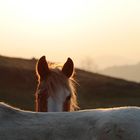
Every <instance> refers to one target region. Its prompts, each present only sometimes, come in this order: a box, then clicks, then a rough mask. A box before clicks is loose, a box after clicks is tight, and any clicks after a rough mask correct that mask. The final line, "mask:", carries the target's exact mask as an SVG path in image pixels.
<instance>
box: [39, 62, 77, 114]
mask: <svg viewBox="0 0 140 140" xmlns="http://www.w3.org/2000/svg"><path fill="white" fill-rule="evenodd" d="M48 67H49V69H50V74H49V75H48V77H47V79H46V80H45V81H44V83H45V86H44V87H45V88H41V89H40V90H39V92H40V93H41V91H42V90H45V89H47V90H48V93H49V94H50V95H52V96H53V93H55V90H59V89H60V88H62V86H64V87H63V88H67V89H68V90H70V93H71V100H70V102H71V103H70V111H75V110H78V109H79V106H78V102H77V92H76V86H75V85H76V84H77V82H76V80H75V78H74V75H75V71H74V72H73V75H72V76H71V77H70V78H67V77H66V76H65V75H64V74H63V73H62V71H61V70H62V65H61V64H60V63H52V62H48ZM38 82H39V84H40V79H39V80H38ZM39 84H38V85H39ZM38 88H40V87H38Z"/></svg>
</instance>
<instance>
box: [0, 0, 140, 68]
mask: <svg viewBox="0 0 140 140" xmlns="http://www.w3.org/2000/svg"><path fill="white" fill-rule="evenodd" d="M139 7H140V0H51V1H50V0H0V55H6V56H12V57H22V58H32V57H35V58H39V57H41V56H42V55H46V58H47V59H48V60H49V61H57V62H65V61H66V59H67V57H71V58H72V59H73V60H74V62H75V65H76V67H80V68H85V69H86V68H87V69H103V68H105V67H108V66H113V65H124V64H134V63H138V62H140V8H139Z"/></svg>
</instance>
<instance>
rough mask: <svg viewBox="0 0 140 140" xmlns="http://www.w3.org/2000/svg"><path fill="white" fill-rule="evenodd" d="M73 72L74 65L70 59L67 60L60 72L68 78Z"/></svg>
mask: <svg viewBox="0 0 140 140" xmlns="http://www.w3.org/2000/svg"><path fill="white" fill-rule="evenodd" d="M73 70H74V64H73V61H72V59H71V58H68V59H67V61H66V63H65V64H64V66H63V68H62V72H63V73H64V74H65V75H66V76H67V77H68V78H70V77H71V76H72V74H73Z"/></svg>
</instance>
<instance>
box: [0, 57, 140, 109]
mask: <svg viewBox="0 0 140 140" xmlns="http://www.w3.org/2000/svg"><path fill="white" fill-rule="evenodd" d="M35 64H36V59H31V60H27V59H19V58H9V57H3V56H0V101H4V102H6V103H9V104H11V105H14V106H17V107H20V108H22V109H28V110H34V93H35V90H36V85H37V78H36V75H35ZM76 77H77V78H76V79H77V81H78V83H79V85H77V94H78V95H77V96H78V101H79V105H80V107H81V109H87V108H98V107H113V106H126V105H135V106H140V84H138V83H135V82H128V81H126V80H121V79H116V78H111V77H108V76H103V75H100V74H96V73H91V72H86V71H83V70H79V69H76Z"/></svg>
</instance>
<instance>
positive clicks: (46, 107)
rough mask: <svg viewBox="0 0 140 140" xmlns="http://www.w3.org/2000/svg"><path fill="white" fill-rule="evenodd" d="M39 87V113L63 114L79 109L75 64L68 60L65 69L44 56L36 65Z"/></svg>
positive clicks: (37, 102)
mask: <svg viewBox="0 0 140 140" xmlns="http://www.w3.org/2000/svg"><path fill="white" fill-rule="evenodd" d="M36 73H37V76H38V87H37V91H36V93H35V97H36V111H37V112H62V111H74V110H76V109H78V105H77V97H76V92H75V80H74V78H73V73H74V64H73V61H72V60H71V59H70V58H68V59H67V61H66V63H65V64H64V65H63V67H61V66H59V65H58V64H56V63H48V62H47V61H46V58H45V56H42V57H41V58H40V59H39V60H38V62H37V65H36Z"/></svg>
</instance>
